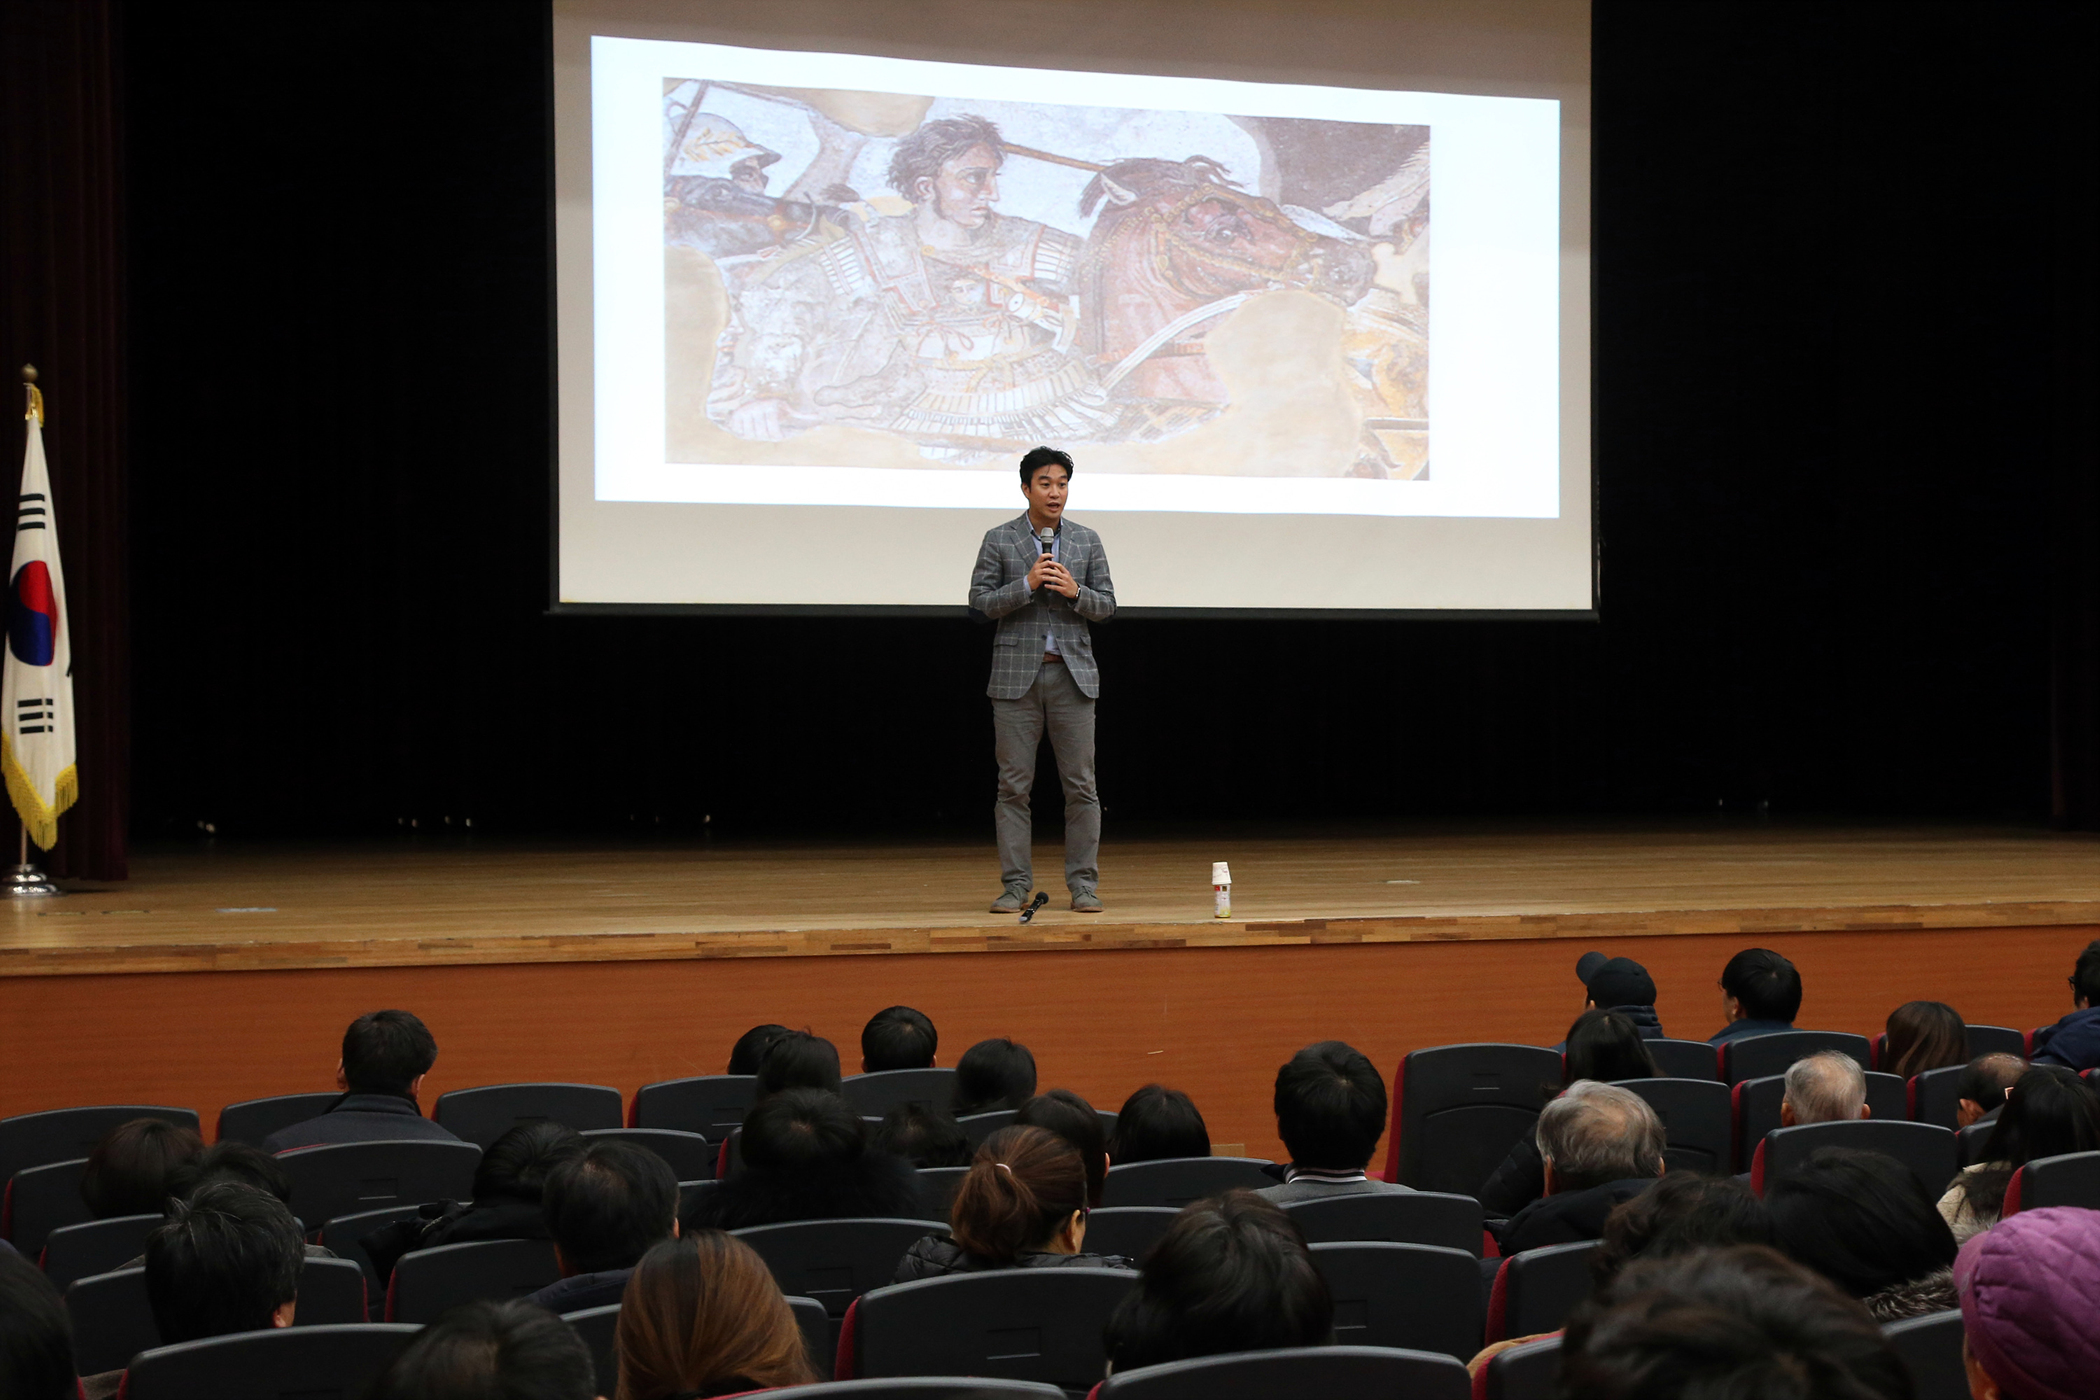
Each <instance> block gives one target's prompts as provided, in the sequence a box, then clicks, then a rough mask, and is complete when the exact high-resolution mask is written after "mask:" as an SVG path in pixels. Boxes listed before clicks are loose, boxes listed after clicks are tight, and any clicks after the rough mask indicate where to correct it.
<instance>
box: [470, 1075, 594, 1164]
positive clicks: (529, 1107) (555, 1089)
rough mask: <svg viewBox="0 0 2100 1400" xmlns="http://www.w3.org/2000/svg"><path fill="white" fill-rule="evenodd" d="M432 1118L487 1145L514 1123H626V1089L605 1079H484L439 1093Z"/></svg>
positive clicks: (585, 1127) (584, 1126)
mask: <svg viewBox="0 0 2100 1400" xmlns="http://www.w3.org/2000/svg"><path fill="white" fill-rule="evenodd" d="M430 1120H431V1121H432V1122H433V1123H436V1124H437V1125H438V1126H439V1127H441V1128H444V1129H446V1130H447V1131H449V1132H450V1133H451V1134H452V1135H453V1136H454V1137H456V1138H459V1139H461V1140H462V1141H465V1142H471V1143H473V1144H474V1145H475V1146H477V1147H480V1148H482V1149H484V1150H486V1149H487V1148H489V1147H490V1146H492V1145H493V1144H494V1143H495V1141H496V1139H497V1138H499V1137H502V1136H503V1135H504V1134H505V1133H507V1132H509V1131H510V1130H511V1129H512V1128H515V1127H518V1126H520V1125H522V1124H526V1123H559V1124H561V1125H562V1126H563V1127H565V1128H574V1129H575V1130H576V1131H577V1132H579V1133H581V1132H588V1131H589V1130H590V1129H592V1128H617V1127H620V1126H622V1121H623V1120H622V1118H621V1115H620V1091H619V1090H618V1089H608V1088H606V1087H605V1086H604V1085H602V1084H483V1085H481V1086H480V1087H478V1088H474V1089H452V1090H449V1091H447V1092H445V1093H442V1094H439V1095H438V1100H437V1103H436V1104H434V1105H432V1107H431V1110H430Z"/></svg>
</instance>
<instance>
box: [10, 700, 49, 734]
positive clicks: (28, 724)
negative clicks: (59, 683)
mask: <svg viewBox="0 0 2100 1400" xmlns="http://www.w3.org/2000/svg"><path fill="white" fill-rule="evenodd" d="M52 705H53V701H52V699H51V697H50V696H48V695H44V696H39V697H38V698H36V699H34V700H17V701H15V733H17V734H48V733H50V732H51V730H52V728H53V725H52V723H51V721H52V720H54V719H57V718H58V713H57V711H56V710H54V709H53V708H52Z"/></svg>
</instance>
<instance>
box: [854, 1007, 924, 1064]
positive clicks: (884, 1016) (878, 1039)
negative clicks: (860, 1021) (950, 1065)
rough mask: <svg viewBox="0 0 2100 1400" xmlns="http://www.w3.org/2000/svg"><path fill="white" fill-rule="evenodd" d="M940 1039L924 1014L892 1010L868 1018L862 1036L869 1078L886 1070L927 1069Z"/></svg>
mask: <svg viewBox="0 0 2100 1400" xmlns="http://www.w3.org/2000/svg"><path fill="white" fill-rule="evenodd" d="M940 1043H941V1038H940V1035H939V1033H938V1032H936V1031H935V1030H934V1028H933V1022H932V1021H931V1020H930V1019H928V1018H927V1015H926V1013H925V1012H923V1011H914V1010H913V1009H912V1008H911V1007H909V1006H891V1007H886V1008H885V1009H883V1010H881V1011H878V1012H876V1013H875V1014H874V1015H873V1016H870V1017H869V1018H868V1024H867V1025H866V1026H863V1027H862V1028H861V1032H860V1057H861V1059H862V1060H863V1061H864V1062H865V1064H866V1068H867V1071H868V1072H869V1073H870V1074H873V1073H876V1072H878V1071H880V1070H886V1069H926V1068H928V1067H930V1066H931V1065H932V1064H933V1053H934V1051H935V1050H937V1049H938V1048H939V1047H940Z"/></svg>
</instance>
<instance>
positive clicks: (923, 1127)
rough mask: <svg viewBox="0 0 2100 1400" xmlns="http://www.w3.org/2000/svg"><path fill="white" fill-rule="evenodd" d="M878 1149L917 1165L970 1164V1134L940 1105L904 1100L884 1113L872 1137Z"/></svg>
mask: <svg viewBox="0 0 2100 1400" xmlns="http://www.w3.org/2000/svg"><path fill="white" fill-rule="evenodd" d="M868 1146H869V1147H871V1148H873V1149H874V1150H875V1151H877V1152H887V1153H889V1154H890V1155H891V1156H893V1157H902V1158H903V1159H904V1160H905V1161H907V1162H909V1163H911V1164H912V1165H913V1166H915V1167H967V1166H969V1165H970V1155H971V1154H970V1135H969V1134H968V1133H965V1132H964V1131H963V1130H962V1128H961V1127H959V1126H958V1125H957V1124H956V1121H955V1120H954V1119H953V1118H951V1117H949V1116H948V1115H947V1114H945V1113H943V1112H941V1111H940V1110H939V1109H937V1108H931V1107H928V1106H927V1105H926V1104H923V1103H902V1104H898V1105H897V1106H896V1107H895V1108H893V1109H891V1110H890V1111H889V1112H888V1113H887V1114H885V1115H883V1119H882V1122H881V1123H880V1124H878V1125H877V1126H876V1128H875V1131H874V1132H873V1133H871V1134H869V1136H868Z"/></svg>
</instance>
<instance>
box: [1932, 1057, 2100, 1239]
mask: <svg viewBox="0 0 2100 1400" xmlns="http://www.w3.org/2000/svg"><path fill="white" fill-rule="evenodd" d="M2094 1151H2100V1097H2096V1096H2095V1094H2094V1092H2093V1087H2092V1086H2091V1085H2090V1084H2087V1083H2086V1082H2085V1081H2084V1080H2082V1079H2080V1078H2079V1077H2078V1076H2077V1075H2076V1074H2075V1073H2073V1072H2072V1071H2070V1070H2067V1069H2063V1068H2060V1067H2058V1066H2055V1065H2035V1066H2033V1067H2032V1068H2030V1069H2028V1070H2027V1072H2026V1073H2024V1074H2022V1075H2021V1076H2020V1077H2019V1079H2017V1080H2015V1081H2014V1083H2013V1087H2012V1092H2011V1093H2009V1094H2007V1095H2006V1097H2005V1109H2004V1112H2002V1113H2000V1114H1999V1115H1998V1121H1997V1122H1996V1123H1995V1124H1993V1125H1992V1127H1991V1135H1990V1137H1989V1139H1988V1140H1986V1141H1985V1143H1984V1145H1983V1159H1982V1160H1981V1161H1979V1162H1978V1163H1976V1165H1975V1166H1972V1167H1966V1168H1964V1169H1963V1170H1962V1173H1961V1175H1959V1176H1957V1177H1955V1178H1954V1184H1953V1185H1952V1186H1950V1187H1948V1188H1947V1194H1946V1195H1944V1196H1942V1197H1940V1214H1941V1215H1943V1216H1945V1217H1946V1220H1947V1224H1948V1225H1950V1226H1951V1227H1953V1230H1954V1238H1955V1239H1956V1240H1957V1241H1962V1240H1967V1239H1968V1238H1969V1237H1970V1236H1972V1235H1975V1234H1977V1233H1978V1232H1980V1231H1983V1230H1988V1229H1990V1228H1991V1226H1993V1225H1995V1224H1997V1222H1998V1218H1999V1216H2000V1215H2001V1214H2002V1213H2003V1212H2004V1210H2005V1188H2006V1187H2007V1186H2009V1185H2011V1184H2012V1179H2013V1173H2015V1172H2017V1171H2018V1170H2019V1169H2020V1168H2021V1167H2023V1166H2025V1165H2026V1164H2027V1163H2029V1162H2031V1161H2033V1160H2034V1159H2035V1158H2037V1157H2056V1156H2060V1155H2062V1154H2063V1153H2066V1152H2094Z"/></svg>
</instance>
